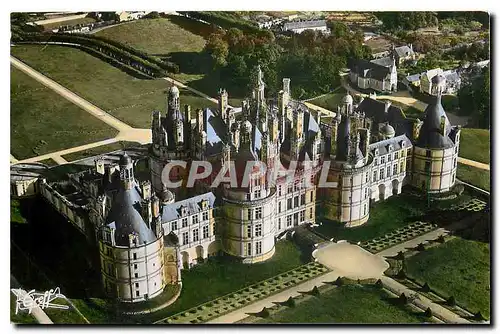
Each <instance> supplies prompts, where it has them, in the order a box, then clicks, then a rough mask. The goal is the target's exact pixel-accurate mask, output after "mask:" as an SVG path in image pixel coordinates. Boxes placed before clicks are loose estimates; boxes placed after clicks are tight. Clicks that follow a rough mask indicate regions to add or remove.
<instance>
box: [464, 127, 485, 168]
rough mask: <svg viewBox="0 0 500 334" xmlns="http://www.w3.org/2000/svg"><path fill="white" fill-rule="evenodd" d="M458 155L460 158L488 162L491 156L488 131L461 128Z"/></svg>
mask: <svg viewBox="0 0 500 334" xmlns="http://www.w3.org/2000/svg"><path fill="white" fill-rule="evenodd" d="M458 155H459V156H460V157H462V158H466V159H470V160H475V161H479V162H482V163H485V164H489V163H490V157H491V154H490V131H489V130H486V129H470V128H462V131H461V134H460V151H459V152H458Z"/></svg>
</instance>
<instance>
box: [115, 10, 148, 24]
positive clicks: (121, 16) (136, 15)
mask: <svg viewBox="0 0 500 334" xmlns="http://www.w3.org/2000/svg"><path fill="white" fill-rule="evenodd" d="M146 14H147V13H146V12H125V11H122V12H116V15H117V21H118V22H126V21H132V20H138V19H140V18H142V17H143V16H144V15H146Z"/></svg>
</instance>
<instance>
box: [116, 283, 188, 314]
mask: <svg viewBox="0 0 500 334" xmlns="http://www.w3.org/2000/svg"><path fill="white" fill-rule="evenodd" d="M181 291H182V282H180V283H179V289H178V290H177V292H176V294H175V295H174V296H173V297H172V298H170V299H169V300H168V301H167V302H165V303H163V304H161V305H159V306H156V307H155V308H150V309H145V310H142V311H123V312H121V313H122V314H129V315H140V314H148V313H153V312H156V311H159V310H161V309H164V308H165V307H168V306H170V305H172V304H173V303H174V302H175V301H177V299H178V298H179V296H180V295H181Z"/></svg>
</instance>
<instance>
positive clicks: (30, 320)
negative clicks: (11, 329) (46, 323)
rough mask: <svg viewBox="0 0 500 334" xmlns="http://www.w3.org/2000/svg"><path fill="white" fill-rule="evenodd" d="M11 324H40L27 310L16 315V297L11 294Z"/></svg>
mask: <svg viewBox="0 0 500 334" xmlns="http://www.w3.org/2000/svg"><path fill="white" fill-rule="evenodd" d="M10 322H11V323H14V324H38V321H36V319H35V317H34V316H33V315H31V314H29V313H28V311H27V310H20V311H18V313H17V314H16V296H15V295H14V293H13V292H11V293H10Z"/></svg>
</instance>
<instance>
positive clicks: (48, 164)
mask: <svg viewBox="0 0 500 334" xmlns="http://www.w3.org/2000/svg"><path fill="white" fill-rule="evenodd" d="M38 162H39V163H41V164H45V165H47V166H49V167H52V166H57V165H58V163H57V162H55V161H54V159H51V158H49V159H45V160H40V161H38Z"/></svg>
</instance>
